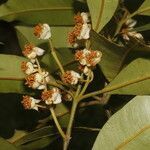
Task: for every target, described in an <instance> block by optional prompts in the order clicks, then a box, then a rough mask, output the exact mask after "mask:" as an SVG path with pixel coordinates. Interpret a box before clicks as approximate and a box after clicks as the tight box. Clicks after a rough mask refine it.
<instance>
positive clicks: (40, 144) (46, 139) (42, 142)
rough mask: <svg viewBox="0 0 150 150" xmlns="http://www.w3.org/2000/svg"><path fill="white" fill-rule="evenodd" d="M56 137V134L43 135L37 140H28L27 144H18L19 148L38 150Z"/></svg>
mask: <svg viewBox="0 0 150 150" xmlns="http://www.w3.org/2000/svg"><path fill="white" fill-rule="evenodd" d="M56 139H57V137H56V136H51V137H44V138H41V139H39V140H36V141H33V142H29V143H27V144H24V145H21V146H19V148H20V150H39V149H43V148H45V147H46V146H48V145H50V144H51V143H53V142H54V141H55V140H56Z"/></svg>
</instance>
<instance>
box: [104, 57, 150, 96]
mask: <svg viewBox="0 0 150 150" xmlns="http://www.w3.org/2000/svg"><path fill="white" fill-rule="evenodd" d="M149 85H150V60H149V59H142V58H138V59H136V60H135V61H133V62H132V63H130V64H129V65H128V66H126V67H125V68H124V69H123V70H122V71H121V72H120V73H119V74H118V75H117V76H116V78H115V79H114V80H113V81H112V82H110V83H109V84H108V86H106V88H105V90H106V91H107V90H108V91H109V94H128V95H147V94H150V88H149Z"/></svg>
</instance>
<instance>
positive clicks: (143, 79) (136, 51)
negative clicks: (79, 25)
mask: <svg viewBox="0 0 150 150" xmlns="http://www.w3.org/2000/svg"><path fill="white" fill-rule="evenodd" d="M0 2H1V5H0V20H1V21H0V53H1V54H0V120H1V121H0V136H1V137H2V138H1V139H0V145H1V147H3V149H4V150H5V149H12V150H13V149H14V150H15V149H18V148H19V149H22V150H34V149H35V150H36V149H42V150H46V149H49V148H51V149H54V150H55V149H56V150H57V149H61V146H62V141H61V142H60V136H59V134H58V133H57V130H56V129H55V126H54V123H53V120H52V118H50V119H47V117H48V116H49V115H50V113H49V112H48V111H42V112H36V111H33V110H29V111H25V110H24V109H23V107H22V105H21V104H20V102H21V100H22V94H25V93H29V92H30V93H31V94H33V91H32V90H29V89H26V88H25V86H23V83H24V80H23V79H24V74H23V73H22V71H21V70H20V62H21V61H22V60H25V58H24V57H22V53H21V50H22V49H23V46H24V44H26V43H28V42H29V41H30V42H31V43H34V44H36V45H37V46H39V47H41V48H44V49H46V50H47V49H48V43H46V42H45V41H43V40H37V39H36V38H35V37H34V36H33V34H32V27H33V25H35V24H37V23H39V22H41V23H45V22H46V23H48V24H49V25H50V26H51V30H52V35H53V42H54V45H55V47H56V49H57V53H58V55H59V57H60V58H61V61H62V62H63V64H64V65H65V66H66V65H67V67H74V65H73V64H74V62H73V57H74V55H73V54H74V49H73V48H72V47H71V46H70V45H69V44H68V43H67V35H68V32H69V31H71V29H72V27H73V26H74V22H73V17H74V14H75V13H77V12H79V11H80V12H82V11H89V12H90V14H91V20H92V27H93V31H91V43H92V48H93V49H97V50H100V51H102V53H103V58H102V61H101V62H100V64H99V65H98V66H97V67H96V69H95V70H94V75H95V79H94V81H93V82H92V83H91V84H90V86H89V88H88V89H87V91H86V93H89V92H92V91H95V90H100V89H102V88H103V87H104V85H105V84H106V83H107V86H106V87H105V88H104V90H105V91H106V92H107V94H110V95H107V96H109V101H108V102H107V100H106V102H103V101H102V102H100V104H97V105H93V106H87V107H82V105H81V107H79V108H78V111H77V114H76V117H75V124H74V128H73V135H72V140H71V144H70V147H69V149H71V150H76V149H86V150H91V149H92V147H93V150H98V149H100V148H101V149H103V150H105V149H106V150H107V149H108V150H110V149H118V150H119V149H121V148H122V147H123V148H124V146H125V149H127V150H128V149H133V150H134V149H136V150H140V149H142V150H147V148H148V147H150V142H149V141H150V139H149V137H150V136H149V135H150V118H149V116H150V111H149V109H148V108H149V101H150V97H149V96H136V95H149V94H150V88H149V85H150V46H149V44H150V43H149V40H150V39H149V35H150V34H149V31H150V24H149V16H150V1H149V0H145V1H144V0H133V1H129V0H125V1H123V2H122V1H119V0H113V1H112V0H101V1H100V0H94V1H93V0H87V1H86V2H87V3H86V2H85V1H84V0H50V1H49V0H45V1H43V0H34V1H31V0H30V1H29V0H26V1H22V2H20V1H19V0H5V1H4V0H1V1H0ZM122 8H126V9H127V10H129V12H130V13H131V15H132V14H135V16H134V19H136V20H137V22H138V23H137V25H136V27H135V30H136V31H138V32H140V33H142V35H143V36H144V41H142V42H141V41H139V40H137V39H131V40H130V41H129V42H128V43H127V44H124V43H123V42H121V41H115V40H113V39H114V38H115V37H113V35H114V33H115V31H116V28H118V26H119V25H120V24H121V23H120V22H121V18H122V15H123V12H122ZM116 18H119V20H116ZM41 62H42V65H43V66H44V67H46V68H47V69H48V70H49V71H50V73H52V74H53V73H55V72H57V69H58V68H57V65H56V64H55V62H54V60H53V58H52V56H51V55H50V54H49V52H47V54H46V55H44V56H43V57H42V58H41ZM37 94H38V92H37ZM105 96H106V95H105ZM132 98H133V99H132ZM91 100H92V99H85V100H84V102H89V101H91ZM129 101H130V102H129ZM127 102H129V103H128V104H126V103H127ZM70 105H71V104H70V103H69V102H65V103H63V104H60V105H58V106H57V107H56V108H55V111H56V114H57V115H58V118H59V121H60V123H61V125H62V126H63V127H64V128H66V124H67V122H68V118H69V109H70ZM124 105H125V106H124ZM123 106H124V107H123ZM122 107H123V108H122ZM121 108H122V109H121ZM118 110H119V111H118ZM111 116H112V117H111ZM110 117H111V118H110ZM109 118H110V119H109ZM107 120H108V121H107ZM106 121H107V122H106ZM48 125H50V127H49V126H48ZM80 127H86V128H80ZM101 128H102V129H101ZM93 129H96V130H93ZM100 129H101V130H100ZM99 131H100V132H99ZM14 133H15V134H14ZM21 137H22V138H21ZM3 138H5V139H8V141H9V142H10V143H13V144H10V143H9V142H7V141H6V140H4V139H3ZM79 139H80V140H79ZM95 140H96V141H95ZM124 141H125V142H124ZM93 144H94V146H93Z"/></svg>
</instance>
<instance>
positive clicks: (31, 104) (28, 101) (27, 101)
mask: <svg viewBox="0 0 150 150" xmlns="http://www.w3.org/2000/svg"><path fill="white" fill-rule="evenodd" d="M39 102H40V100H38V99H35V98H33V97H31V96H27V95H26V96H23V100H22V102H21V103H22V104H23V107H24V108H25V109H35V110H38V105H37V103H39Z"/></svg>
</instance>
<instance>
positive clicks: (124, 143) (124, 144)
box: [115, 125, 150, 150]
mask: <svg viewBox="0 0 150 150" xmlns="http://www.w3.org/2000/svg"><path fill="white" fill-rule="evenodd" d="M148 129H150V125H148V126H145V127H144V128H142V129H140V130H139V131H138V132H136V133H134V134H133V135H132V136H130V137H129V138H127V139H126V140H125V141H123V142H122V143H121V144H119V145H118V146H117V148H116V149H115V150H121V149H122V148H124V147H125V146H126V145H127V144H129V143H130V142H131V141H133V140H135V139H136V138H138V136H140V135H141V134H142V133H143V132H145V131H146V130H148Z"/></svg>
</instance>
